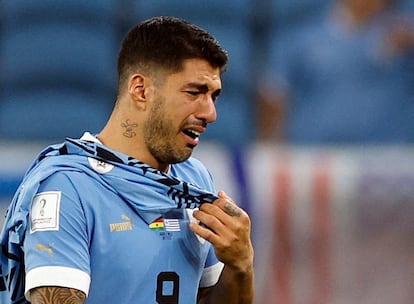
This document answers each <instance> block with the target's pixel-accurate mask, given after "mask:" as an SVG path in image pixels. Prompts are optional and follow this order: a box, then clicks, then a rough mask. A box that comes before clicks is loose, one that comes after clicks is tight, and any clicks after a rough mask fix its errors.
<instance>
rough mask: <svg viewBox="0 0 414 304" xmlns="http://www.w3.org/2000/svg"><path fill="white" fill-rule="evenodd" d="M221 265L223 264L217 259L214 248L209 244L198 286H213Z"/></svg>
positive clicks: (216, 280) (218, 276) (221, 267)
mask: <svg viewBox="0 0 414 304" xmlns="http://www.w3.org/2000/svg"><path fill="white" fill-rule="evenodd" d="M223 267H224V264H223V263H222V262H220V261H219V260H218V259H217V257H216V254H215V252H214V248H213V246H211V247H210V250H209V252H208V255H207V259H206V263H205V268H204V271H203V274H202V276H201V281H200V287H211V286H214V285H215V284H216V283H217V282H218V280H219V278H220V275H221V272H222V270H223Z"/></svg>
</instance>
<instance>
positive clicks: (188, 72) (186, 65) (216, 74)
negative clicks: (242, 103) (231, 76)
mask: <svg viewBox="0 0 414 304" xmlns="http://www.w3.org/2000/svg"><path fill="white" fill-rule="evenodd" d="M167 81H168V82H169V83H170V84H176V85H186V84H188V83H199V84H205V85H207V86H208V87H209V88H210V89H211V90H213V91H215V90H217V89H221V73H220V69H219V68H215V67H213V66H211V65H210V63H208V61H206V60H203V59H187V60H184V61H183V69H182V70H181V71H179V72H177V73H174V74H170V75H169V76H167Z"/></svg>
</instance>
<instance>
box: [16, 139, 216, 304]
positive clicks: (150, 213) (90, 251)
mask: <svg viewBox="0 0 414 304" xmlns="http://www.w3.org/2000/svg"><path fill="white" fill-rule="evenodd" d="M83 139H87V140H89V141H92V140H93V141H95V139H94V138H93V137H92V136H91V135H90V134H88V135H86V136H84V137H83ZM101 148H102V147H101ZM106 152H107V155H110V154H111V153H114V154H116V153H117V152H114V151H110V150H106ZM108 153H109V154H108ZM128 159H129V161H130V163H131V161H132V159H131V158H128ZM46 160H47V159H45V160H43V161H42V162H45V161H46ZM85 164H86V166H89V167H90V168H89V171H93V172H94V174H96V175H98V176H99V178H91V174H90V173H86V172H89V171H88V170H72V169H70V167H71V166H70V164H67V166H68V168H67V169H62V170H58V171H56V172H53V174H50V175H49V176H48V177H47V178H46V179H44V180H43V181H41V182H40V184H39V187H38V190H37V191H36V194H35V195H34V197H33V200H32V203H31V206H30V217H29V220H28V222H29V224H28V225H27V226H26V233H25V238H24V242H23V248H24V264H25V270H26V281H25V290H26V297H27V299H28V300H30V292H29V291H30V289H32V288H34V287H38V286H62V287H70V288H76V289H79V290H81V291H83V292H85V294H87V300H86V303H116V302H118V303H195V302H196V296H197V290H198V288H199V287H208V286H212V285H214V284H215V283H216V282H217V280H218V278H219V276H220V273H221V270H222V268H223V264H222V263H221V262H219V261H218V260H217V258H216V256H215V254H214V250H213V247H212V245H211V244H210V243H208V242H207V241H205V240H203V239H202V238H200V237H198V236H197V235H195V234H194V233H193V232H192V231H191V230H190V229H189V227H188V226H189V223H190V221H192V220H194V218H193V217H192V211H193V209H192V208H194V207H197V204H192V203H190V204H189V205H188V204H187V205H181V206H180V205H176V204H173V205H168V204H167V205H165V204H162V203H160V202H159V199H158V198H157V197H156V196H155V197H152V196H153V194H150V193H151V192H152V191H154V189H153V187H152V186H151V185H147V184H145V183H127V186H128V187H125V189H122V191H123V192H125V191H128V194H127V196H126V197H124V196H122V195H120V192H118V191H114V189H116V188H117V187H116V186H117V182H116V180H114V181H113V180H111V181H109V182H108V183H104V182H102V180H100V178H101V177H103V179H104V180H105V178H109V177H110V176H111V174H116V170H119V168H118V167H117V165H116V164H115V165H114V163H113V162H110V161H108V162H106V161H105V160H104V159H102V158H100V159H97V158H93V157H87V159H85ZM146 170H149V168H147V169H146ZM153 170H155V169H153ZM164 177H165V179H166V180H168V183H170V184H173V183H175V182H177V181H180V180H184V181H187V182H189V183H190V184H186V183H185V184H184V188H186V187H187V186H188V185H193V186H195V187H198V188H200V189H204V190H206V191H209V192H211V193H214V192H215V189H214V185H213V182H212V178H211V176H210V174H209V173H208V171H207V170H206V169H205V167H204V166H203V165H202V164H201V163H200V162H199V161H198V160H196V159H194V158H190V159H189V160H187V161H185V162H183V163H180V164H174V165H172V166H171V169H170V172H169V173H168V174H164ZM113 183H115V184H113ZM122 184H124V182H122ZM155 191H156V192H159V193H156V195H159V194H161V191H160V190H159V189H157V188H155ZM147 192H148V193H149V194H148V195H147ZM168 193H170V194H171V193H172V194H171V195H172V196H178V194H177V193H174V192H173V191H171V190H169V191H168ZM134 196H135V198H132V199H133V200H134V201H135V202H134V203H135V205H133V204H131V202H130V201H131V197H134ZM148 197H152V200H151V199H150V200H148ZM174 199H175V201H177V197H174ZM180 200H181V198H179V199H178V201H180ZM193 201H194V200H193ZM190 202H191V200H190ZM186 207H189V208H186Z"/></svg>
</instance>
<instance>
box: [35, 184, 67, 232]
mask: <svg viewBox="0 0 414 304" xmlns="http://www.w3.org/2000/svg"><path fill="white" fill-rule="evenodd" d="M60 199H61V192H60V191H48V192H41V193H39V194H37V195H36V196H35V197H34V199H33V203H32V208H31V211H30V233H34V232H36V231H53V230H55V231H57V230H59V210H60Z"/></svg>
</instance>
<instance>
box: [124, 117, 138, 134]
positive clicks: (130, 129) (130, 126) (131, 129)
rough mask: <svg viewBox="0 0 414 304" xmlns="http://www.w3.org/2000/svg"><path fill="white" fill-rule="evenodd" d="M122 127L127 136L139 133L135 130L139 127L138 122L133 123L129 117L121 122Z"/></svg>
mask: <svg viewBox="0 0 414 304" xmlns="http://www.w3.org/2000/svg"><path fill="white" fill-rule="evenodd" d="M121 127H122V128H124V129H125V131H124V133H122V134H123V135H124V136H125V137H128V138H132V137H134V136H136V135H137V133H135V131H134V128H136V127H138V124H136V123H131V122H130V121H129V119H127V120H126V121H125V122H123V123H121Z"/></svg>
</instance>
